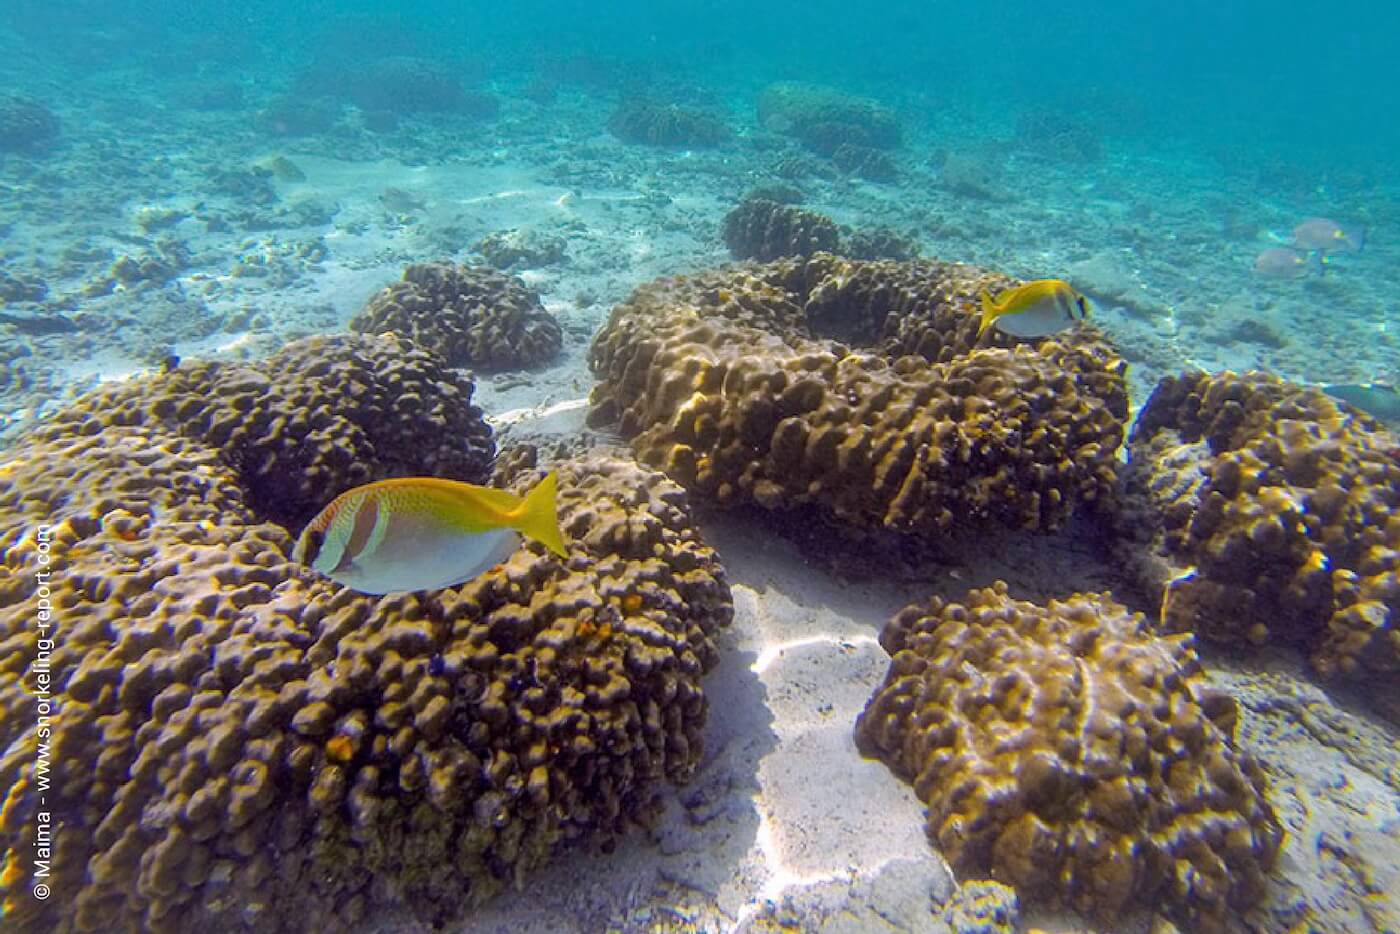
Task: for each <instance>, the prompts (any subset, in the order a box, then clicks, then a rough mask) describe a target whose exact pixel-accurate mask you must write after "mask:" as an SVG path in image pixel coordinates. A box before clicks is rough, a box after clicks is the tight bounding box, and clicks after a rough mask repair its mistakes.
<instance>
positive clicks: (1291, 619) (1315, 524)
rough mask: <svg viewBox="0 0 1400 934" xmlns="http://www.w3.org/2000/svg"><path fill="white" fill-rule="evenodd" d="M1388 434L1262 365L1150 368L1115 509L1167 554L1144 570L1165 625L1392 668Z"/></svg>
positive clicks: (1396, 611)
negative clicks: (1177, 372) (1209, 370)
mask: <svg viewBox="0 0 1400 934" xmlns="http://www.w3.org/2000/svg"><path fill="white" fill-rule="evenodd" d="M1397 444H1400V440H1397V438H1396V436H1395V435H1394V434H1392V433H1391V432H1390V431H1388V430H1386V429H1385V428H1383V427H1382V426H1381V425H1380V424H1379V423H1378V422H1376V421H1374V420H1373V419H1371V418H1370V417H1369V416H1366V415H1364V414H1362V413H1360V412H1357V411H1355V410H1352V409H1350V408H1349V407H1348V406H1346V405H1345V404H1344V403H1342V402H1339V401H1337V400H1335V399H1333V398H1331V397H1330V396H1328V395H1326V394H1325V393H1323V392H1322V391H1321V390H1318V389H1312V388H1307V387H1303V386H1298V385H1296V384H1292V383H1288V382H1286V381H1283V380H1280V379H1278V378H1277V377H1274V376H1269V375H1266V374H1262V373H1247V374H1244V375H1236V374H1234V373H1221V374H1216V375H1207V374H1205V373H1190V374H1185V375H1182V376H1179V377H1168V378H1166V379H1164V380H1162V381H1161V383H1159V384H1158V386H1157V389H1156V391H1155V392H1154V393H1153V394H1152V397H1151V399H1149V400H1148V402H1147V405H1146V406H1145V407H1144V409H1143V412H1142V415H1141V416H1140V418H1139V419H1138V423H1137V425H1136V427H1135V428H1134V430H1133V436H1132V442H1131V447H1130V450H1131V455H1132V456H1131V461H1130V468H1129V471H1128V473H1127V475H1126V478H1127V485H1128V492H1129V496H1127V497H1126V498H1125V500H1126V501H1128V502H1129V503H1130V504H1132V505H1133V506H1134V507H1135V508H1133V509H1132V510H1131V511H1130V512H1128V513H1127V514H1126V515H1127V517H1128V519H1129V520H1130V521H1129V523H1125V525H1128V524H1132V525H1135V526H1136V528H1128V529H1127V531H1128V532H1130V533H1135V534H1136V535H1137V537H1139V538H1141V539H1147V540H1148V546H1149V547H1150V548H1152V549H1155V550H1156V551H1158V552H1160V553H1161V554H1163V555H1165V557H1166V558H1167V562H1166V563H1165V564H1159V565H1157V566H1156V568H1157V570H1156V571H1155V572H1153V571H1150V570H1149V572H1148V575H1149V576H1148V583H1149V584H1150V585H1152V586H1155V587H1158V588H1164V593H1165V598H1164V600H1163V621H1164V623H1165V624H1166V626H1167V627H1168V628H1170V629H1173V630H1189V631H1193V632H1196V633H1199V634H1200V635H1202V636H1204V637H1207V638H1210V639H1213V640H1218V641H1224V642H1240V641H1248V642H1252V643H1255V644H1262V643H1264V642H1273V643H1278V642H1286V643H1291V644H1294V645H1297V646H1299V647H1300V648H1302V649H1303V650H1304V651H1307V652H1308V653H1309V655H1310V657H1311V659H1312V662H1313V664H1314V666H1315V667H1316V668H1317V670H1318V671H1319V673H1321V674H1322V675H1324V676H1337V675H1340V676H1348V677H1364V676H1366V675H1372V674H1377V673H1384V674H1386V675H1394V674H1395V673H1396V672H1400V518H1397V511H1398V510H1400V463H1397V462H1396V449H1397ZM1143 566H1144V567H1145V568H1149V569H1150V568H1152V565H1151V563H1150V562H1143Z"/></svg>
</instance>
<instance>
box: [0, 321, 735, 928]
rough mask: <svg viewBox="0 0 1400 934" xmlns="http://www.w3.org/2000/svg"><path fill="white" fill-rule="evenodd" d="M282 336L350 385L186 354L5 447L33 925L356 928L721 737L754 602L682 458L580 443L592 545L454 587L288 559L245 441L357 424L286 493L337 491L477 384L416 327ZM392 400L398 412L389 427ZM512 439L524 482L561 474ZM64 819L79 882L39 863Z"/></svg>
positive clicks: (13, 890)
mask: <svg viewBox="0 0 1400 934" xmlns="http://www.w3.org/2000/svg"><path fill="white" fill-rule="evenodd" d="M391 346H392V347H397V348H398V349H397V351H396V353H395V354H388V353H383V352H379V351H378V350H377V349H376V348H380V347H384V348H387V347H391ZM347 353H348V354H349V357H348V358H347ZM425 360H426V361H427V362H425ZM280 363H281V366H280V367H275V368H272V369H270V370H269V371H268V372H271V373H275V374H278V375H280V376H281V377H283V378H284V379H285V381H286V382H287V383H289V384H292V385H293V386H294V387H300V388H299V389H297V390H296V391H295V392H293V393H292V395H294V396H296V395H297V393H300V394H301V396H298V398H301V397H303V396H304V397H306V398H312V397H316V396H315V394H316V392H320V393H322V394H323V395H322V396H320V397H316V398H318V399H319V401H320V403H321V404H320V405H313V406H311V407H309V408H308V407H305V406H295V407H286V408H283V409H280V410H277V411H276V414H271V413H272V412H273V411H274V410H275V409H276V406H275V405H269V404H268V403H266V402H265V401H264V397H267V396H271V397H272V398H274V399H277V398H279V397H280V394H281V390H280V389H279V386H278V381H277V380H276V379H269V378H268V375H267V373H265V372H263V371H251V370H249V369H246V368H228V369H227V370H220V369H219V368H215V367H212V365H201V366H198V367H192V368H190V371H189V372H185V369H184V368H181V369H180V370H177V371H175V372H174V373H171V374H167V375H166V376H163V377H156V378H154V379H152V380H150V381H149V383H148V384H143V383H139V382H138V383H134V384H133V386H135V387H139V386H142V385H146V386H147V388H145V389H139V388H132V389H128V390H126V391H125V392H124V393H118V394H116V395H110V394H104V395H99V396H96V397H92V398H90V399H89V400H87V401H86V402H84V403H80V405H79V407H78V408H77V409H76V410H74V412H72V413H71V414H68V415H64V416H60V417H59V418H58V420H57V421H56V422H55V423H54V424H53V425H51V426H47V427H46V430H45V431H44V432H42V433H41V434H38V435H35V436H32V437H31V438H29V439H28V440H26V441H24V442H22V443H21V444H20V445H19V446H17V447H16V448H14V449H12V450H11V451H10V452H9V453H8V456H7V458H6V459H5V460H4V462H3V463H0V476H4V478H5V481H6V482H5V483H4V484H3V485H0V563H2V564H3V567H4V574H3V575H0V649H2V650H0V740H2V741H3V742H2V743H0V748H3V750H4V753H3V756H0V788H3V789H5V790H6V791H5V794H4V798H3V802H0V901H3V912H4V918H5V922H4V924H5V929H6V930H7V931H11V930H13V931H16V932H31V931H33V932H38V931H51V930H74V931H127V930H133V931H134V930H143V931H153V932H176V931H187V930H193V929H201V928H202V929H210V930H232V929H237V930H246V931H300V930H305V929H306V923H307V921H306V919H307V918H315V919H316V928H317V930H326V931H337V930H349V929H356V928H357V927H359V926H360V925H362V924H363V923H365V921H366V919H367V918H368V917H370V916H371V915H372V914H373V913H375V912H377V911H380V910H383V909H385V908H389V907H402V908H407V909H408V910H410V911H412V912H413V913H415V914H416V915H417V916H418V917H419V918H421V919H422V920H423V921H425V922H426V923H428V924H432V925H441V924H444V923H447V922H449V921H451V920H453V919H458V918H460V917H461V916H462V913H463V912H464V911H465V910H466V909H468V908H469V907H470V906H472V905H476V904H479V903H480V902H481V901H483V900H484V899H486V898H488V897H490V896H491V895H492V894H493V893H495V892H497V891H499V890H500V889H501V888H503V887H505V886H507V885H510V884H512V883H513V882H515V881H517V880H519V879H520V878H521V876H522V875H524V874H525V873H526V872H528V871H529V870H530V869H531V868H533V867H535V866H537V865H539V864H540V863H542V862H543V861H544V860H545V859H547V858H548V856H549V854H550V853H551V852H552V851H553V849H554V848H555V847H556V845H558V844H561V843H563V842H565V841H568V840H573V839H584V838H589V837H601V838H604V839H606V838H608V837H610V836H612V835H614V834H616V833H619V832H621V831H622V830H623V829H625V827H626V826H627V825H628V823H629V822H630V821H633V820H638V819H646V818H647V817H648V816H649V814H650V813H651V812H652V810H653V798H654V795H655V793H656V789H657V786H658V785H659V784H660V783H661V782H663V781H682V780H684V779H686V778H687V777H688V776H689V775H690V774H691V772H692V770H693V769H694V768H695V766H696V764H697V762H698V759H699V755H700V742H701V727H702V725H703V723H704V720H705V717H706V712H707V703H706V698H705V696H704V694H703V691H702V689H701V686H700V677H701V675H702V674H703V673H704V672H705V671H706V670H707V669H708V668H709V667H710V666H711V665H713V664H714V662H715V659H716V653H715V649H714V644H713V637H714V634H715V631H716V629H717V628H718V627H719V626H722V625H724V624H725V623H727V622H728V620H729V618H730V615H731V613H732V609H731V603H730V598H729V591H728V587H727V585H726V584H725V582H724V574H723V569H722V568H721V567H720V566H719V564H718V562H717V560H716V557H715V555H714V553H713V551H712V550H710V549H709V548H708V547H706V546H705V544H704V543H703V542H702V541H701V540H700V538H699V537H698V535H697V534H696V532H695V530H694V528H693V526H692V524H691V522H690V518H689V515H688V510H687V506H686V503H685V496H684V494H683V492H682V491H681V490H680V488H679V487H677V486H675V485H674V484H672V483H670V482H668V481H667V480H665V479H664V478H662V477H660V476H658V475H656V474H654V473H651V472H650V471H647V470H645V469H643V468H641V467H639V466H637V465H636V464H635V463H633V462H632V461H631V460H630V459H620V458H618V457H615V456H611V455H609V454H607V453H606V452H594V453H590V454H586V455H580V456H577V457H574V458H571V459H569V460H567V461H564V462H560V463H557V464H555V465H553V467H554V469H555V470H556V471H557V472H558V475H559V478H560V494H559V510H560V519H561V524H562V527H563V528H564V530H565V534H566V536H567V538H568V539H569V542H570V555H569V557H568V558H567V559H561V558H558V557H556V556H554V555H551V554H549V553H548V552H547V551H545V550H544V549H543V548H541V547H538V546H535V545H534V544H527V545H526V546H525V547H523V548H522V549H520V550H519V551H517V552H516V553H515V555H514V556H513V557H512V558H511V559H510V560H509V561H508V562H507V563H505V564H504V565H502V566H501V567H499V568H497V569H494V570H492V571H490V572H488V573H486V574H484V575H482V576H480V577H478V578H476V579H475V580H473V581H471V582H468V583H466V584H464V585H462V586H460V587H458V588H455V589H453V590H448V591H441V592H437V593H430V594H395V595H390V596H388V597H385V598H382V599H381V598H371V597H365V596H362V595H359V594H356V593H353V592H351V591H348V590H344V589H342V588H340V587H338V586H337V585H335V584H334V583H332V582H330V581H328V580H326V579H324V578H320V577H318V576H317V575H315V574H313V573H312V572H310V571H309V570H306V569H304V568H301V567H298V566H296V565H294V564H293V563H292V562H291V560H290V558H289V555H290V552H291V548H292V535H291V534H290V533H289V530H288V529H287V528H285V527H284V526H283V525H281V524H277V523H274V522H271V521H268V517H267V515H266V514H265V513H264V512H263V511H262V509H261V508H260V507H259V506H258V505H257V501H258V500H259V499H262V498H263V496H261V495H254V492H255V491H254V489H253V487H252V485H251V483H252V481H253V480H254V479H255V477H256V472H254V473H251V474H250V473H249V465H248V464H246V463H243V462H242V457H243V454H242V453H241V452H243V451H244V450H245V449H250V450H252V451H260V450H261V451H266V450H270V449H274V448H275V449H278V450H283V451H285V452H287V453H288V455H289V456H292V457H295V454H294V452H295V450H296V448H297V444H296V441H297V440H298V439H300V441H301V442H302V444H304V445H305V447H306V448H307V449H308V450H311V451H313V452H319V451H336V450H340V448H339V444H338V442H339V441H340V440H341V439H345V440H346V441H347V444H346V446H345V448H344V454H343V456H344V457H345V458H346V459H347V461H349V460H351V459H354V460H355V463H356V465H357V466H356V467H355V468H354V469H351V468H349V467H341V468H340V469H339V472H338V473H334V474H331V475H322V476H321V477H320V480H319V482H318V483H317V484H315V485H314V486H312V487H310V488H307V487H305V486H303V485H302V484H301V483H300V482H299V481H300V480H301V479H304V478H305V475H306V474H305V472H304V471H302V472H299V471H298V470H297V469H295V468H294V467H293V466H292V465H291V464H290V463H288V464H285V465H284V467H285V469H287V470H288V471H289V472H290V473H291V475H292V476H293V477H294V480H293V482H292V484H291V489H295V490H298V491H300V492H299V495H302V496H305V497H306V499H304V500H300V501H296V502H294V503H287V504H285V506H286V510H287V511H289V512H294V513H297V514H310V513H314V512H315V511H316V510H317V509H319V508H320V507H321V506H322V505H324V503H325V502H327V501H328V500H329V499H330V498H331V497H332V496H334V495H335V494H336V493H338V492H340V490H341V489H342V488H343V485H344V484H347V483H350V482H353V481H354V480H356V479H362V478H370V477H374V476H380V475H383V474H384V473H386V472H389V471H391V470H392V471H400V470H408V471H413V472H422V473H428V472H436V471H440V470H442V469H443V468H444V466H445V465H444V464H443V463H441V462H440V461H439V459H438V458H439V457H440V456H441V453H442V451H443V449H442V447H441V443H442V439H443V438H444V437H445V436H448V435H453V434H455V433H456V432H457V431H460V430H461V428H462V427H463V426H464V425H467V424H468V423H470V422H471V421H473V420H475V419H477V418H479V415H478V414H477V413H476V412H475V410H474V409H471V408H470V406H469V404H468V401H467V399H468V396H467V395H466V394H464V393H463V392H462V391H461V390H460V389H459V388H458V387H457V384H456V383H455V378H454V377H453V376H452V375H451V374H450V373H447V372H446V371H444V370H443V369H442V365H441V361H435V360H434V359H433V358H431V356H430V355H428V354H426V352H424V351H422V350H420V349H416V348H407V347H403V346H402V345H398V344H396V342H394V341H393V340H390V339H378V340H371V339H368V338H340V339H336V340H332V341H313V342H306V343H304V344H302V345H301V346H300V347H295V348H291V349H290V352H289V354H288V355H287V356H284V357H283V358H282V359H281V361H280ZM294 363H295V364H297V365H298V366H299V367H300V370H301V372H297V370H296V368H294V367H293V364H294ZM427 371H431V374H432V375H431V377H430V378H427V377H425V376H424V373H426V372H427ZM439 381H440V382H441V383H442V386H441V387H436V386H435V385H434V383H435V382H439ZM384 386H394V387H395V388H396V390H397V391H396V392H395V393H392V394H387V395H386V394H385V393H383V392H382V391H381V389H380V388H379V387H384ZM318 387H319V388H318ZM434 394H437V395H434ZM225 395H227V398H229V399H232V400H235V401H233V402H232V403H228V404H229V405H231V406H232V407H233V408H232V411H231V412H225V409H224V408H223V407H222V406H223V405H224V404H225V403H221V401H220V400H221V398H223V397H224V396H225ZM449 401H455V405H456V407H457V409H458V410H459V411H456V412H453V411H450V410H447V408H446V406H447V403H448V402H449ZM336 402H339V403H341V404H343V406H344V407H345V408H344V410H343V411H341V410H339V409H338V408H337V406H336V405H335V404H334V403H336ZM240 413H244V414H246V415H247V418H246V420H244V419H241V418H239V417H238V415H239V414H240ZM366 416H370V417H373V418H374V419H375V420H377V421H382V422H384V423H386V425H385V427H382V428H380V429H378V430H379V431H380V432H381V433H380V434H379V435H377V436H376V437H377V439H378V440H379V443H378V444H376V445H372V446H366V445H365V444H363V440H364V438H363V435H361V434H359V431H360V429H361V428H363V427H365V426H361V425H359V424H358V422H359V420H360V419H361V418H363V417H366ZM399 419H402V420H404V421H403V423H402V424H400V425H398V426H397V427H395V426H394V423H395V422H396V421H398V420H399ZM232 432H241V433H242V435H243V437H242V440H241V442H238V443H235V442H234V441H233V440H232V439H231V438H230V437H229V435H230V433H232ZM395 432H406V434H402V435H396V434H395ZM396 437H397V438H399V439H400V440H398V441H394V440H393V439H394V438H396ZM415 438H417V439H418V440H417V441H415V440H414V439H415ZM424 439H426V442H425V440H424ZM461 443H462V442H461V441H460V439H459V444H461ZM317 459H318V458H317V456H313V457H312V458H311V460H312V461H315V460H317ZM512 463H514V464H515V465H516V468H517V469H516V477H515V480H516V489H522V488H524V487H525V486H527V485H529V484H531V483H533V482H535V481H536V480H537V478H538V476H539V472H538V471H536V470H533V469H528V468H529V461H528V460H523V461H522V459H521V458H519V457H516V458H512ZM289 492H290V489H289ZM40 572H42V573H43V574H44V576H43V577H40V576H39V575H40ZM41 611H42V612H44V613H50V612H51V613H52V614H53V617H52V618H53V620H54V621H55V624H54V626H52V627H51V628H50V629H49V630H47V631H45V632H44V633H43V637H42V638H41V632H40V629H39V628H38V627H37V626H36V625H35V621H36V620H39V619H47V618H48V617H47V616H44V617H41V616H40V615H39V614H40V613H41ZM39 686H42V688H43V689H44V691H45V692H47V693H45V694H44V695H43V699H44V704H45V707H44V708H39V707H37V706H36V704H38V702H39V700H38V695H36V694H35V693H34V692H35V690H36V688H37V687H39ZM50 703H51V704H52V706H51V707H50V706H49V704H50ZM36 711H37V713H36ZM50 712H53V715H52V716H48V714H49V713H50ZM40 714H43V715H45V719H43V720H40V719H39V715H40ZM41 730H42V731H44V732H43V733H42V735H41V732H40V731H41ZM41 742H42V743H44V744H45V747H46V749H48V750H50V751H51V752H50V755H51V763H52V764H51V768H50V771H49V773H48V775H47V776H46V777H45V779H44V780H45V781H47V782H48V783H49V784H48V786H47V788H46V789H44V794H43V796H42V798H41V796H40V794H39V791H40V787H39V780H40V777H39V776H38V775H37V774H36V772H35V768H36V765H35V763H36V756H37V752H38V749H39V744H40V743H41ZM41 801H42V804H41ZM41 810H42V811H44V812H47V813H53V814H58V815H62V820H61V821H60V822H54V823H53V824H51V825H45V824H42V823H41V822H40V821H39V817H38V815H39V813H40V811H41ZM41 828H42V830H41ZM41 832H42V833H43V834H44V835H45V836H44V837H43V839H42V841H41V838H40V836H39V835H40V834H41ZM41 846H42V847H43V848H45V851H46V852H51V853H52V854H55V855H54V858H53V860H52V861H51V863H50V865H49V867H48V871H49V873H50V875H49V876H48V877H47V879H48V884H49V885H50V886H51V888H52V890H53V892H54V893H55V894H57V893H60V892H61V893H62V894H63V897H56V898H52V899H49V900H47V901H39V900H36V899H35V898H34V897H33V895H32V894H31V893H32V886H33V883H34V881H35V875H34V872H35V862H34V860H35V854H36V853H37V852H38V851H39V850H38V848H39V847H41Z"/></svg>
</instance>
